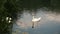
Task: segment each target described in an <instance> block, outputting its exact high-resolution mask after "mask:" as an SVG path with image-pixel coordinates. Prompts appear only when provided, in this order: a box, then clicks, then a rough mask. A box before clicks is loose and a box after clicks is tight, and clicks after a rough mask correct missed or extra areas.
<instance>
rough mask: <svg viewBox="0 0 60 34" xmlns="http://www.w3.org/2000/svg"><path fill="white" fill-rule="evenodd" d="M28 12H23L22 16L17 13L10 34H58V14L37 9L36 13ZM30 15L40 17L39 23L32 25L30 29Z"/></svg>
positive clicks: (59, 29)
mask: <svg viewBox="0 0 60 34" xmlns="http://www.w3.org/2000/svg"><path fill="white" fill-rule="evenodd" d="M29 11H30V10H23V13H22V14H19V13H18V16H17V20H16V21H15V23H14V24H13V28H12V34H60V14H57V13H56V12H54V13H52V12H51V11H50V10H49V11H47V10H43V9H37V10H36V12H29ZM32 13H35V17H36V18H38V17H42V18H41V21H40V22H38V23H35V24H34V26H35V27H34V28H32ZM20 15H21V16H20ZM21 22H22V23H21Z"/></svg>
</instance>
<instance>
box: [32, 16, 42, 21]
mask: <svg viewBox="0 0 60 34" xmlns="http://www.w3.org/2000/svg"><path fill="white" fill-rule="evenodd" d="M40 20H41V17H39V18H35V17H34V16H33V19H32V22H38V21H40Z"/></svg>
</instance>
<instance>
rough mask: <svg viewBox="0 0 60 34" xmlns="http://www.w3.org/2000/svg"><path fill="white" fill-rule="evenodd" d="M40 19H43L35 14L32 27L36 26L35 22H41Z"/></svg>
mask: <svg viewBox="0 0 60 34" xmlns="http://www.w3.org/2000/svg"><path fill="white" fill-rule="evenodd" d="M40 20H41V17H39V18H35V17H34V15H33V18H32V28H34V23H35V22H39V21H40Z"/></svg>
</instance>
